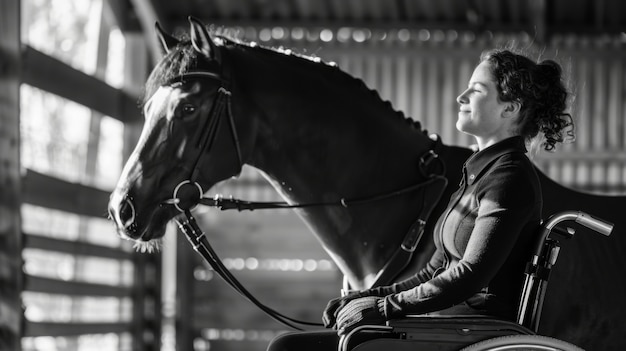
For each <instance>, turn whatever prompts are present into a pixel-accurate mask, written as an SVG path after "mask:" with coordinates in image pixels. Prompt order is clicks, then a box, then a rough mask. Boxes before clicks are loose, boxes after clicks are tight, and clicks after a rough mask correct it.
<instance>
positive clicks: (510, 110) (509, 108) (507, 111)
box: [502, 101, 522, 118]
mask: <svg viewBox="0 0 626 351" xmlns="http://www.w3.org/2000/svg"><path fill="white" fill-rule="evenodd" d="M521 109H522V104H521V103H520V102H518V101H510V102H507V103H506V106H504V110H503V111H502V117H505V118H516V117H518V116H519V114H520V110H521Z"/></svg>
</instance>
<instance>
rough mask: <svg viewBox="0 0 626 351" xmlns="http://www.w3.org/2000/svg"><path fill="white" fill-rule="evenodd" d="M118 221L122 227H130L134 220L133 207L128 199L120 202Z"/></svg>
mask: <svg viewBox="0 0 626 351" xmlns="http://www.w3.org/2000/svg"><path fill="white" fill-rule="evenodd" d="M119 215H120V222H121V223H122V225H123V226H124V228H125V229H126V228H128V227H130V226H131V225H132V224H133V223H134V222H135V207H134V206H133V203H132V202H131V201H130V199H124V201H122V203H121V204H120V214H119Z"/></svg>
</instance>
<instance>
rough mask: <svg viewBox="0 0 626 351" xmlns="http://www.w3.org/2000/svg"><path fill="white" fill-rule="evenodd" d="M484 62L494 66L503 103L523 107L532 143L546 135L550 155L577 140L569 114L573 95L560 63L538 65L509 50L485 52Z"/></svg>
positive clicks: (522, 129) (522, 123)
mask: <svg viewBox="0 0 626 351" xmlns="http://www.w3.org/2000/svg"><path fill="white" fill-rule="evenodd" d="M480 61H481V62H484V61H488V62H489V63H490V66H491V67H490V68H491V72H492V74H493V76H494V79H495V82H496V87H497V89H498V97H499V99H500V100H501V101H505V102H517V103H519V104H520V106H521V108H520V120H519V124H518V127H519V130H518V132H519V134H520V135H521V136H523V137H524V138H525V139H527V140H531V139H533V138H535V137H536V136H537V135H538V134H539V132H542V133H543V136H544V141H543V148H544V149H545V150H546V151H553V150H554V148H555V145H556V144H557V143H562V142H564V140H565V139H566V138H567V139H573V138H574V129H573V127H574V122H573V119H572V116H571V115H570V114H569V113H567V112H565V110H566V109H567V101H568V96H569V93H568V91H567V89H566V88H565V85H564V83H563V81H562V69H561V66H560V65H559V64H558V63H556V62H555V61H552V60H545V61H542V62H540V63H535V62H534V61H532V60H531V59H529V58H528V57H526V56H524V55H520V54H516V53H513V52H511V51H509V50H491V51H487V52H484V53H483V54H482V55H481V57H480Z"/></svg>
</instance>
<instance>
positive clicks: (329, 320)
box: [322, 292, 368, 328]
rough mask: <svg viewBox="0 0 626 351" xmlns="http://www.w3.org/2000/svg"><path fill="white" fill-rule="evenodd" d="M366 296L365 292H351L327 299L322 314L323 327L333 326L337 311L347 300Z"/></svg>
mask: <svg viewBox="0 0 626 351" xmlns="http://www.w3.org/2000/svg"><path fill="white" fill-rule="evenodd" d="M365 296H368V295H367V294H366V293H365V292H352V293H349V294H348V295H346V296H342V297H338V298H335V299H332V300H330V301H328V304H326V308H325V309H324V313H323V314H322V322H323V323H324V327H326V328H333V327H334V326H335V322H336V319H337V312H339V311H340V310H341V309H342V308H343V307H344V306H345V305H346V304H347V303H348V302H350V301H352V300H354V299H358V298H360V297H365Z"/></svg>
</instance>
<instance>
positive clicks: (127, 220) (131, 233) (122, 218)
mask: <svg viewBox="0 0 626 351" xmlns="http://www.w3.org/2000/svg"><path fill="white" fill-rule="evenodd" d="M109 218H110V219H111V220H113V222H114V223H115V226H116V228H117V232H118V233H119V234H120V236H122V237H123V238H124V239H132V240H137V239H140V238H141V235H140V234H141V233H138V227H139V226H138V225H137V210H136V209H135V205H134V204H133V199H132V197H130V196H129V195H128V194H126V195H124V196H122V197H119V196H118V195H116V194H115V193H114V194H113V195H112V196H111V200H110V201H109Z"/></svg>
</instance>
